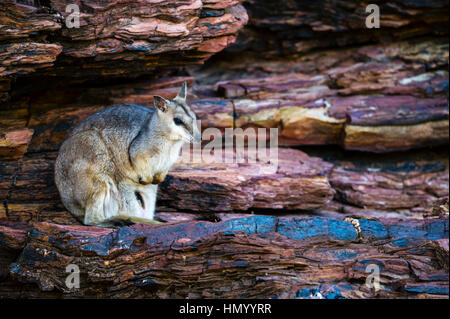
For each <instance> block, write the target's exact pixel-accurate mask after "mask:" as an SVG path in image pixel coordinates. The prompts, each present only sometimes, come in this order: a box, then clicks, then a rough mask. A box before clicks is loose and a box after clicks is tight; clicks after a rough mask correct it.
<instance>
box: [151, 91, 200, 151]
mask: <svg viewBox="0 0 450 319" xmlns="http://www.w3.org/2000/svg"><path fill="white" fill-rule="evenodd" d="M186 95H187V85H186V82H184V83H183V86H182V87H181V89H180V92H178V95H177V96H176V97H175V98H174V99H173V100H168V99H165V98H163V97H161V96H159V95H155V97H154V105H155V109H156V110H157V115H158V119H159V121H160V123H159V124H160V125H163V126H164V127H165V129H167V131H168V132H169V136H170V137H169V138H170V139H171V140H172V141H184V142H187V143H191V142H199V141H201V139H202V135H201V133H200V131H199V129H198V126H197V118H196V116H195V113H194V112H193V111H192V110H191V108H190V107H189V105H188V104H187V103H186Z"/></svg>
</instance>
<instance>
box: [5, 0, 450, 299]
mask: <svg viewBox="0 0 450 319" xmlns="http://www.w3.org/2000/svg"><path fill="white" fill-rule="evenodd" d="M373 3H376V4H378V5H379V7H380V13H381V25H380V28H379V29H376V28H374V29H369V28H367V26H366V23H365V21H366V17H367V16H368V15H369V13H367V12H366V11H365V10H366V6H367V3H365V2H360V1H343V0H342V1H334V0H333V1H331V0H321V1H313V2H311V1H301V0H296V1H281V2H280V1H272V0H267V1H262V0H245V1H238V0H230V1H215V0H180V1H151V0H150V1H125V0H119V1H114V2H109V1H107V2H105V1H98V0H89V1H75V2H74V4H77V5H78V7H79V8H80V12H81V14H80V17H79V18H80V27H79V28H68V26H67V24H66V23H67V21H69V22H70V21H73V20H70V19H71V17H70V11H68V12H66V3H65V2H64V1H57V0H50V1H2V2H0V101H1V102H0V103H1V107H0V176H1V180H0V201H2V205H1V206H0V239H1V240H0V296H14V297H35V298H37V297H42V296H44V297H61V296H63V297H120V298H124V297H149V298H155V297H159V298H161V297H162V298H164V297H172V298H199V297H203V298H212V297H230V298H244V297H247V298H252V297H260V298H269V297H270V298H316V297H317V296H319V295H320V296H322V297H325V298H368V297H386V298H406V297H408V298H448V192H449V186H448V185H449V169H448V166H449V165H448V141H449V137H448V135H449V128H448V127H449V125H448V123H449V122H448V121H449V119H448V118H449V107H448V71H447V69H448V52H449V48H448V30H447V29H448V2H446V1H440V0H433V1H426V2H423V1H422V2H420V1H419V2H414V1H406V0H405V1H403V0H400V1H373ZM184 81H186V82H187V83H188V86H189V94H188V100H189V103H190V104H191V105H192V109H193V110H194V111H195V112H196V114H197V115H198V118H199V120H201V127H202V130H203V132H204V136H203V138H204V143H203V145H193V146H191V147H190V150H189V151H188V152H187V154H188V157H189V158H190V159H195V160H191V161H185V160H182V159H180V161H179V162H178V163H177V164H176V165H175V166H174V168H173V169H172V171H170V172H169V175H168V176H167V178H166V180H165V181H164V182H163V183H162V184H161V185H160V188H159V194H158V202H157V217H158V218H159V219H160V220H162V221H164V222H166V223H165V224H164V225H160V226H145V225H134V226H130V227H122V228H120V229H102V228H97V227H86V226H83V225H81V224H80V222H79V221H78V220H76V219H75V218H74V217H73V216H72V215H71V214H70V213H69V212H68V211H67V210H66V209H65V208H64V207H63V205H62V204H61V202H60V199H59V195H58V193H57V190H56V187H55V185H54V181H53V178H54V177H53V176H54V175H53V170H54V161H55V158H56V156H57V152H58V149H59V146H60V144H61V143H62V142H63V140H64V139H65V137H66V136H67V134H68V133H69V132H70V130H71V129H72V128H73V127H74V125H76V124H77V123H78V122H79V121H81V120H82V119H84V118H86V117H87V116H89V115H90V114H92V113H94V112H96V111H98V110H101V109H103V108H105V107H108V106H110V105H115V104H122V103H137V104H141V105H144V106H146V107H152V104H153V96H154V95H161V96H164V97H166V98H173V97H174V96H175V95H176V94H177V92H178V90H179V87H180V86H181V84H182V83H183V82H184ZM271 128H272V129H274V128H275V129H278V130H277V133H278V138H276V141H277V142H278V145H279V146H280V148H278V149H277V161H276V165H275V166H274V165H273V163H270V162H268V161H267V160H266V158H264V157H260V156H259V154H257V153H252V152H250V151H248V150H247V151H246V154H245V156H244V157H245V160H244V161H242V162H239V161H237V158H238V157H239V156H240V153H239V151H240V150H238V149H231V150H230V149H226V150H223V152H221V151H220V150H217V149H215V150H214V152H212V153H210V152H207V153H205V152H200V149H203V150H204V149H205V147H208V143H209V142H210V141H212V137H213V136H214V134H219V135H220V137H221V138H223V139H224V140H227V139H230V138H231V140H233V141H234V140H237V139H243V140H244V141H245V142H246V143H248V144H251V141H252V140H253V143H255V142H257V143H258V144H261V143H263V142H265V144H264V146H265V147H269V146H270V142H271V141H272V142H273V140H274V138H273V136H270V134H269V129H271ZM230 129H231V130H230ZM233 129H234V130H233ZM258 129H266V130H267V134H266V135H265V136H258V137H256V136H255V132H257V130H258ZM230 134H231V135H230ZM269 136H270V138H269ZM267 152H269V150H266V149H265V154H267ZM215 155H217V157H215ZM214 158H215V159H216V160H212V159H214ZM224 158H227V159H229V161H225V160H223V159H224ZM183 159H185V158H184V157H183ZM217 159H219V160H217ZM255 260H258V262H257V263H255ZM70 263H75V264H77V265H78V266H80V269H81V272H82V273H83V274H85V276H82V278H83V282H82V284H81V289H79V290H71V289H68V287H67V286H66V285H65V277H66V273H65V269H66V266H67V264H70ZM130 265H133V268H130V267H131V266H130ZM149 265H151V266H149ZM368 265H376V266H378V267H380V269H381V272H380V273H381V281H380V282H381V284H382V287H383V288H382V289H380V290H379V289H373V287H372V288H371V287H368V286H366V285H365V279H366V277H367V275H368V274H369V273H368V270H367V269H368V268H367V266H368ZM371 267H372V266H371ZM24 287H26V289H24ZM214 287H216V288H214Z"/></svg>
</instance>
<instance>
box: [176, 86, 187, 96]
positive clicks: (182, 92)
mask: <svg viewBox="0 0 450 319" xmlns="http://www.w3.org/2000/svg"><path fill="white" fill-rule="evenodd" d="M186 96H187V83H186V81H184V83H183V85H182V86H181V89H180V92H178V95H177V97H176V98H178V99H180V100H186Z"/></svg>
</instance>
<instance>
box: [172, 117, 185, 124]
mask: <svg viewBox="0 0 450 319" xmlns="http://www.w3.org/2000/svg"><path fill="white" fill-rule="evenodd" d="M173 122H174V123H175V124H176V125H183V121H182V120H180V119H179V118H178V117H176V118H174V119H173Z"/></svg>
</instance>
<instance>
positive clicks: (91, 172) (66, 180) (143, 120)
mask: <svg viewBox="0 0 450 319" xmlns="http://www.w3.org/2000/svg"><path fill="white" fill-rule="evenodd" d="M186 91H187V86H186V83H184V84H183V86H182V88H181V90H180V92H179V93H178V95H177V97H176V98H174V99H173V100H167V99H164V98H163V97H160V96H155V98H154V105H155V109H154V110H152V109H148V108H146V107H143V106H139V105H133V104H127V105H121V106H114V107H110V108H107V109H105V110H102V111H100V112H98V113H95V114H93V115H91V116H89V117H88V118H86V119H85V120H83V121H82V122H80V123H79V124H78V125H77V126H76V127H75V128H74V130H73V131H72V132H71V133H70V134H69V136H68V137H67V139H66V140H65V141H64V143H63V144H62V146H61V148H60V150H59V154H58V157H57V159H56V163H55V183H56V186H57V187H58V190H59V194H60V196H61V200H62V202H63V204H64V206H65V207H66V208H67V209H68V210H69V211H70V212H71V213H72V214H73V215H74V216H76V217H77V218H78V219H79V220H80V221H82V222H83V223H84V224H85V225H97V226H103V227H110V226H115V225H117V224H126V223H157V222H156V221H154V219H153V218H154V212H155V203H156V191H157V187H158V185H157V184H159V183H161V182H162V181H163V180H164V178H165V176H166V174H167V172H168V170H169V169H170V168H171V166H172V165H173V164H174V163H175V162H176V160H177V159H178V156H179V154H180V150H181V147H182V145H183V143H185V142H187V143H191V142H194V141H195V142H198V141H200V140H201V134H200V132H199V129H198V127H197V122H196V116H195V113H194V112H193V111H192V110H191V108H190V107H189V106H188V104H187V103H186V93H187V92H186Z"/></svg>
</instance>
